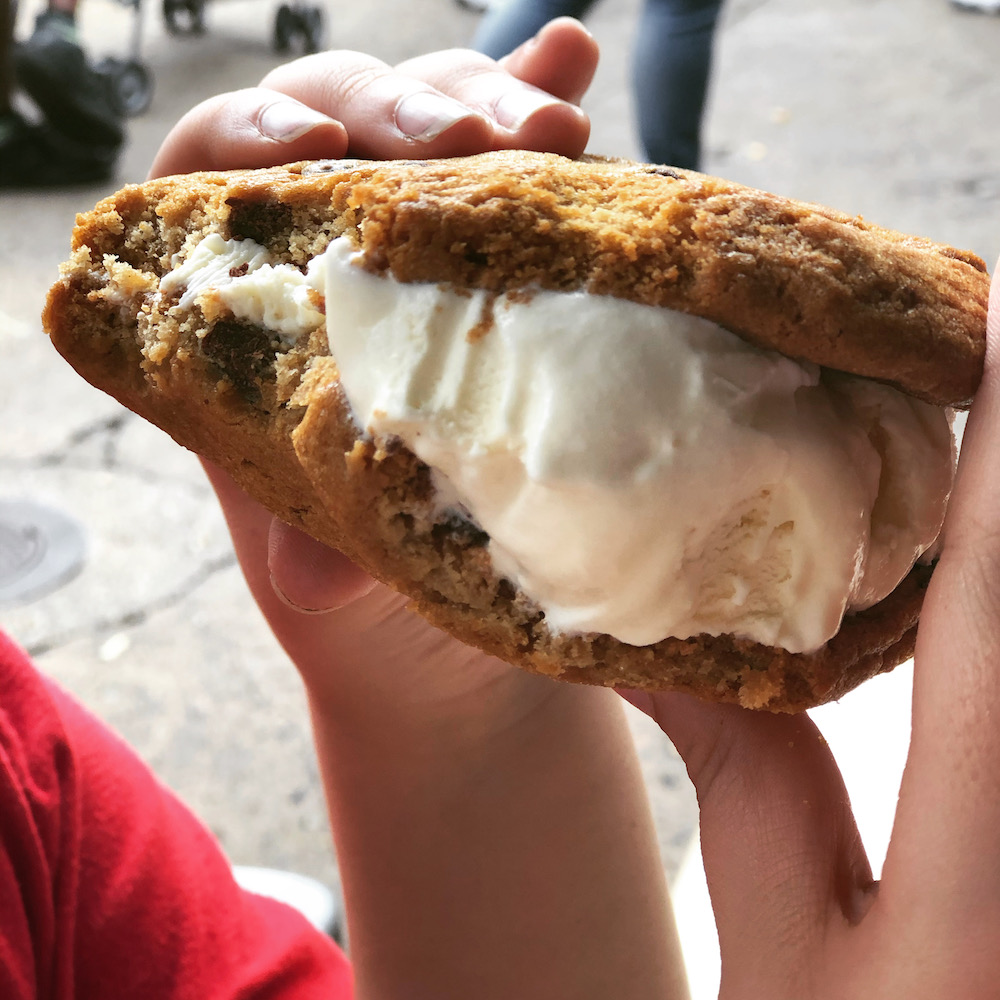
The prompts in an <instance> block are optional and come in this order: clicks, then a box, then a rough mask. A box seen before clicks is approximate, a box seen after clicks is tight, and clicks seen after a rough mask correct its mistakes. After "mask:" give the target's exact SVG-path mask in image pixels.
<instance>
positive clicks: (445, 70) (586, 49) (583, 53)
mask: <svg viewBox="0 0 1000 1000" xmlns="http://www.w3.org/2000/svg"><path fill="white" fill-rule="evenodd" d="M597 55H598V52H597V45H596V43H595V42H594V40H593V39H592V38H591V37H590V35H589V34H588V33H587V32H586V30H585V29H584V28H583V27H582V26H581V25H580V24H578V23H577V22H575V21H572V20H570V19H568V18H563V19H560V20H558V21H555V22H553V23H552V24H549V25H547V26H546V27H545V28H544V29H543V30H542V31H541V32H539V34H538V36H537V37H536V38H535V39H532V40H531V41H530V42H528V43H526V44H525V45H523V46H521V48H519V49H518V50H517V51H516V52H514V53H512V54H511V55H510V56H508V57H507V58H506V59H505V60H504V61H503V63H502V64H499V63H496V62H494V61H493V60H491V59H489V58H487V57H486V56H483V55H479V54H478V53H475V52H470V51H465V50H460V49H455V50H451V51H447V52H437V53H434V54H432V55H428V56H422V57H420V58H418V59H412V60H409V61H407V62H405V63H402V64H400V66H398V67H396V68H395V69H394V68H393V67H391V66H389V65H387V64H386V63H383V62H381V61H380V60H378V59H375V58H374V57H372V56H367V55H364V54H362V53H359V52H324V53H320V54H317V55H313V56H307V57H305V58H303V59H298V60H295V61H294V62H290V63H287V64H285V65H283V66H280V67H278V68H277V69H275V70H274V71H272V72H271V73H269V74H268V75H267V77H265V79H264V80H263V82H262V84H261V86H260V87H255V88H251V89H247V90H241V91H236V92H234V93H230V94H221V95H219V96H217V97H213V98H211V99H209V100H207V101H204V102H203V103H202V104H199V105H198V106H197V107H196V108H194V109H192V110H191V111H190V112H188V114H186V115H185V116H184V117H183V118H182V119H181V120H180V122H178V124H177V125H176V126H175V127H174V129H173V130H172V131H171V133H170V134H169V135H168V137H167V139H166V140H165V142H164V144H163V146H162V147H161V149H160V152H159V153H158V155H157V157H156V159H155V160H154V162H153V165H152V168H151V171H150V176H154V177H155V176H160V175H162V174H172V173H184V172H189V171H192V170H225V169H230V168H236V167H266V166H274V165H277V164H281V163H289V162H292V161H294V160H302V159H322V158H327V157H329V158H335V157H340V156H344V155H346V154H347V153H348V152H350V153H351V154H352V155H355V156H362V157H370V158H373V159H383V158H384V159H391V158H425V157H443V156H460V155H465V154H471V153H478V152H482V151H484V150H487V149H501V148H524V149H538V150H548V151H551V152H556V153H562V154H564V155H566V156H578V155H579V154H580V153H581V152H583V149H584V147H585V146H586V143H587V138H588V136H589V133H590V124H589V121H588V119H587V116H586V115H585V114H584V113H583V112H582V111H581V110H580V109H579V108H578V107H576V105H575V103H574V102H576V101H578V100H579V98H580V97H581V96H582V94H583V91H584V90H585V89H586V87H587V85H588V84H589V83H590V80H591V77H592V76H593V73H594V69H595V67H596V65H597Z"/></svg>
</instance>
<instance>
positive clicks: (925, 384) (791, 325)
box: [76, 151, 989, 407]
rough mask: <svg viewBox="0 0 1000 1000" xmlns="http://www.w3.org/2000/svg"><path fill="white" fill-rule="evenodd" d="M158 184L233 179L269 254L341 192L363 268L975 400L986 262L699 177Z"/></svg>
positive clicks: (359, 165) (366, 169) (336, 164)
mask: <svg viewBox="0 0 1000 1000" xmlns="http://www.w3.org/2000/svg"><path fill="white" fill-rule="evenodd" d="M158 183H160V184H162V185H163V195H164V198H165V200H164V201H163V202H162V203H161V204H160V208H159V211H160V212H161V213H163V214H164V221H165V223H167V225H168V226H169V223H170V213H171V210H174V211H176V212H178V213H186V212H187V211H188V210H189V208H190V204H191V202H192V201H197V200H205V201H210V200H211V197H212V192H213V189H216V195H217V186H218V185H219V184H222V183H225V184H226V185H227V195H226V205H227V210H228V213H229V217H228V218H227V219H226V220H225V226H226V228H228V230H229V233H230V234H231V235H234V236H247V237H252V238H253V239H255V240H256V241H257V242H260V243H264V244H265V245H267V246H268V247H269V249H271V250H274V249H276V248H278V247H281V246H282V245H285V244H289V241H290V240H291V239H292V236H291V234H292V233H293V232H295V231H298V232H301V231H303V229H304V228H308V227H304V226H303V219H302V218H301V215H302V213H303V212H306V213H308V212H309V211H310V206H314V205H315V204H316V203H317V201H318V200H319V201H322V200H324V199H326V198H329V201H330V203H331V205H332V207H333V208H334V210H335V212H336V213H337V214H338V215H339V214H340V213H346V215H345V216H344V218H345V221H349V222H351V223H360V225H361V228H362V232H363V239H364V248H365V256H366V260H367V262H368V266H370V267H371V268H373V269H381V270H385V269H388V270H391V271H392V273H393V274H394V275H395V276H396V277H397V278H398V279H399V280H401V281H432V282H442V281H443V282H453V283H454V284H456V285H459V286H468V287H476V288H487V289H495V290H498V291H499V290H508V291H509V290H511V289H517V288H528V287H542V288H548V289H554V290H568V289H576V288H585V289H587V290H588V291H590V292H593V293H596V294H604V295H613V296H617V297H620V298H624V299H631V300H633V301H636V302H641V303H644V304H648V305H657V306H666V307H669V308H672V309H680V310H684V311H686V312H690V313H694V314H696V315H699V316H703V317H705V318H706V319H710V320H712V321H714V322H716V323H718V324H720V325H721V326H723V327H725V328H726V329H728V330H731V331H732V332H734V333H736V334H738V335H739V336H741V337H743V338H745V339H747V340H749V341H752V342H753V343H755V344H758V345H760V346H763V347H768V348H773V349H775V350H777V351H780V352H782V353H784V354H786V355H789V356H792V357H795V358H799V359H804V360H808V361H812V362H815V363H816V364H820V365H824V366H826V367H830V368H836V369H839V370H842V371H846V372H850V373H852V374H856V375H865V376H868V377H871V378H876V379H880V380H883V381H886V382H889V383H891V384H893V385H896V386H898V387H899V388H901V389H903V390H904V391H906V392H908V393H910V394H911V395H914V396H917V397H918V398H921V399H924V400H926V401H928V402H932V403H936V404H940V405H952V406H960V407H961V406H966V405H968V403H969V402H970V401H971V399H972V396H973V393H974V392H975V388H976V386H977V385H978V383H979V379H980V376H981V373H982V364H983V356H984V351H985V336H984V331H985V316H986V306H987V300H988V291H989V278H988V275H987V272H986V267H985V265H984V263H983V261H982V260H981V259H980V258H979V257H977V256H976V255H975V254H973V253H970V252H966V251H961V250H956V249H954V248H953V247H949V246H945V245H942V244H939V243H934V242H932V241H930V240H926V239H921V238H918V237H914V236H908V235H904V234H901V233H897V232H893V231H892V230H888V229H883V228H880V227H879V226H876V225H873V224H871V223H869V222H866V221H865V220H863V219H861V218H859V217H856V216H849V215H846V214H844V213H841V212H837V211H834V210H832V209H828V208H824V207H822V206H819V205H813V204H807V203H804V202H799V201H795V200H792V199H788V198H782V197H779V196H777V195H773V194H768V193H766V192H763V191H758V190H754V189H752V188H748V187H743V186H741V185H738V184H734V183H731V182H728V181H724V180H720V179H718V178H715V177H709V176H706V175H703V174H698V173H694V172H691V171H686V170H679V169H675V168H672V167H659V166H651V165H647V164H638V163H631V162H627V161H622V160H594V159H589V160H580V161H570V160H567V159H565V158H563V157H559V156H555V155H552V154H544V153H530V152H521V151H509V152H501V153H491V154H484V155H481V156H473V157H468V158H464V159H461V160H450V161H404V162H387V163H377V162H364V161H357V160H339V161H328V162H319V163H301V164H293V165H290V166H288V167H282V168H277V169H273V170H267V171H255V172H249V171H247V172H243V173H237V174H235V175H233V174H230V175H226V178H225V180H222V179H221V178H220V177H219V176H217V175H210V174H194V175H191V176H190V177H188V178H186V179H185V184H184V186H183V190H182V194H180V195H178V193H177V192H176V191H174V192H173V193H170V191H169V190H168V188H169V185H170V181H169V180H168V179H164V180H163V181H160V182H155V181H154V182H151V185H152V186H155V185H156V184H158ZM151 185H150V184H147V185H146V192H147V196H150V198H151V200H155V193H154V192H151V191H150V190H149V189H150V186H151ZM100 225H101V222H100V208H98V210H97V211H95V213H92V215H91V216H90V220H89V222H88V220H87V219H84V220H83V222H82V225H81V227H80V229H79V230H78V232H77V235H76V240H77V241H78V243H81V242H86V243H88V244H90V245H91V246H94V245H95V243H96V244H97V245H99V244H100V234H99V233H95V228H99V227H100ZM104 239H105V240H106V239H107V237H106V236H105V237H104ZM287 249H288V253H289V254H290V255H291V256H292V257H294V256H295V253H296V249H297V248H296V247H295V246H293V245H288V247H287Z"/></svg>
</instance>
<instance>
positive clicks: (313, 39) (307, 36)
mask: <svg viewBox="0 0 1000 1000" xmlns="http://www.w3.org/2000/svg"><path fill="white" fill-rule="evenodd" d="M299 19H300V21H301V24H302V39H303V44H302V47H303V50H304V51H305V52H306V54H309V53H312V52H319V50H320V49H321V48H322V47H323V11H322V10H320V8H319V7H306V8H305V9H304V10H302V12H301V13H300V14H299Z"/></svg>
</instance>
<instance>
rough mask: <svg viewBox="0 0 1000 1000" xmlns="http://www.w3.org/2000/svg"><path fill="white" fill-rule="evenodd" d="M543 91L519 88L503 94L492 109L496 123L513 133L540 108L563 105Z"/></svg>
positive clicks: (562, 102)
mask: <svg viewBox="0 0 1000 1000" xmlns="http://www.w3.org/2000/svg"><path fill="white" fill-rule="evenodd" d="M564 104H565V101H560V100H559V99H558V98H556V97H553V96H552V95H551V94H546V93H545V91H544V90H530V89H526V88H521V89H519V90H512V91H510V92H509V93H506V94H504V96H503V97H501V98H500V100H499V101H497V103H496V106H495V107H494V109H493V113H494V114H495V115H496V120H497V122H498V123H499V124H500V125H502V126H503V127H504V128H505V129H510V131H512V132H513V131H514V130H515V129H518V128H520V127H521V126H522V125H523V124H524V123H525V122H526V121H527V120H528V119H529V118H530V117H531V116H532V115H533V114H535V112H537V111H541V110H542V108H554V107H559V106H561V105H564Z"/></svg>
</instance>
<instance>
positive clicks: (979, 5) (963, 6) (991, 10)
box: [951, 0, 1000, 14]
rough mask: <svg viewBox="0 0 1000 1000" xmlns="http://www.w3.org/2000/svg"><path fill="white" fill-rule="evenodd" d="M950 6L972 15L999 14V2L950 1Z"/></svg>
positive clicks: (990, 0) (994, 0) (993, 0)
mask: <svg viewBox="0 0 1000 1000" xmlns="http://www.w3.org/2000/svg"><path fill="white" fill-rule="evenodd" d="M951 5H952V7H957V8H958V9H959V10H965V11H969V12H971V13H973V14H1000V0H951Z"/></svg>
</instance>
